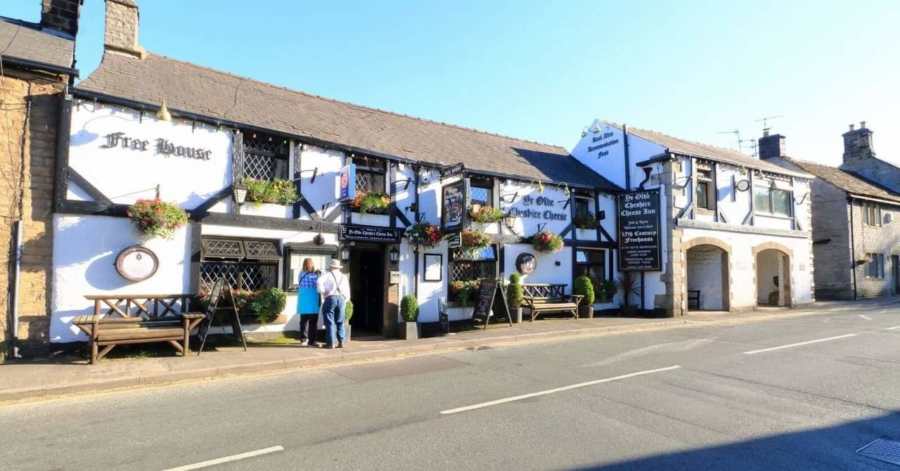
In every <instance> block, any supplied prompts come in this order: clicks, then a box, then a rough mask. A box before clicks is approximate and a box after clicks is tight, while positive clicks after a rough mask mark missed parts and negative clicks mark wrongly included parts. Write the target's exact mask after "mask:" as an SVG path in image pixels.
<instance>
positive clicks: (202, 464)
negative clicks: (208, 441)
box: [164, 445, 284, 471]
mask: <svg viewBox="0 0 900 471" xmlns="http://www.w3.org/2000/svg"><path fill="white" fill-rule="evenodd" d="M279 451H284V447H283V446H281V445H278V446H271V447H269V448H262V449H259V450H254V451H248V452H245V453H239V454H237V455H231V456H225V457H223V458H216V459H214V460H208V461H201V462H199V463H194V464H187V465H184V466H179V467H177V468H169V469H166V470H164V471H190V470H192V469H202V468H208V467H210V466H215V465H218V464H223V463H231V462H232V461H239V460H245V459H247V458H253V457H255V456H261V455H268V454H269V453H277V452H279Z"/></svg>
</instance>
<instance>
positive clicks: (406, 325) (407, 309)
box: [400, 294, 419, 340]
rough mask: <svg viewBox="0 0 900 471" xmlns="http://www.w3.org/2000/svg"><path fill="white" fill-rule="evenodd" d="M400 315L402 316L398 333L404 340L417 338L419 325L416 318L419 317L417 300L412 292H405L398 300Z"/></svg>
mask: <svg viewBox="0 0 900 471" xmlns="http://www.w3.org/2000/svg"><path fill="white" fill-rule="evenodd" d="M400 315H401V316H402V317H403V328H402V329H400V335H401V336H402V337H403V339H404V340H416V339H418V338H419V327H418V322H416V320H417V319H418V318H419V302H418V301H417V300H416V296H415V295H414V294H407V295H406V296H404V297H403V299H401V300H400Z"/></svg>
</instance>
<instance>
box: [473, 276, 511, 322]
mask: <svg viewBox="0 0 900 471" xmlns="http://www.w3.org/2000/svg"><path fill="white" fill-rule="evenodd" d="M497 314H500V315H503V316H505V317H506V320H507V322H508V323H509V325H512V314H510V312H509V306H508V305H507V304H506V289H504V287H503V285H502V284H501V283H498V282H497V280H481V286H480V288H479V289H478V297H477V298H476V299H475V310H474V311H473V312H472V319H473V320H477V321H479V322H481V325H482V327H483V328H485V329H487V326H488V324H489V323H490V321H491V317H493V316H495V315H497Z"/></svg>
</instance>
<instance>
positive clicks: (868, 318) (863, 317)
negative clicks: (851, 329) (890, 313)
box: [859, 314, 872, 321]
mask: <svg viewBox="0 0 900 471" xmlns="http://www.w3.org/2000/svg"><path fill="white" fill-rule="evenodd" d="M859 317H860V318H861V319H865V320H867V321H870V320H872V318H871V317H869V316H867V315H865V314H860V315H859Z"/></svg>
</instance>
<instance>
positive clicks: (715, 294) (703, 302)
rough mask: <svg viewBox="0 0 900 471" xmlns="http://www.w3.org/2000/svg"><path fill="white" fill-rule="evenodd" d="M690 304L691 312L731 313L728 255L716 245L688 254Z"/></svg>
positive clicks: (691, 249) (700, 248) (693, 248)
mask: <svg viewBox="0 0 900 471" xmlns="http://www.w3.org/2000/svg"><path fill="white" fill-rule="evenodd" d="M686 258H687V300H688V310H689V311H727V310H728V307H729V305H730V302H731V300H730V299H729V284H728V252H726V251H724V250H722V249H721V248H719V247H716V246H714V245H697V246H694V247H691V248H689V249H688V251H687V257H686Z"/></svg>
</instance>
